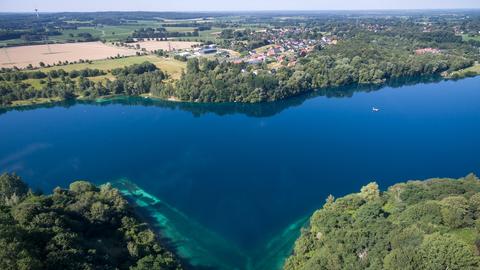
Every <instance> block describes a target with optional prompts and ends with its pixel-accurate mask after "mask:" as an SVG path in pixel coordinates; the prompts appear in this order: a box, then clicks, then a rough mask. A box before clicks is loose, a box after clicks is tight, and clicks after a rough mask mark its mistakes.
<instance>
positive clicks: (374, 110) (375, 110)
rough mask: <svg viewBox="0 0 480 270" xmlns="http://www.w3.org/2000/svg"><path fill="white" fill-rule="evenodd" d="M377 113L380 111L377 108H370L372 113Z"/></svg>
mask: <svg viewBox="0 0 480 270" xmlns="http://www.w3.org/2000/svg"><path fill="white" fill-rule="evenodd" d="M379 111H380V109H379V108H375V107H372V112H379Z"/></svg>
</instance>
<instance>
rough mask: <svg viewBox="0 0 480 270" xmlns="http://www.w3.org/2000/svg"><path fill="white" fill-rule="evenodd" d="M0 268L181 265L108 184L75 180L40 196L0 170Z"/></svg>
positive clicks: (135, 269)
mask: <svg viewBox="0 0 480 270" xmlns="http://www.w3.org/2000/svg"><path fill="white" fill-rule="evenodd" d="M0 246H1V247H2V248H1V249H0V268H1V269H5V270H18V269H34V270H41V269H107V270H108V269H111V270H114V269H119V270H122V269H124V270H151V269H165V270H181V269H183V267H182V266H181V264H180V261H179V259H178V258H176V256H175V255H174V254H173V253H172V252H170V251H169V250H168V249H167V248H166V247H165V246H166V245H165V244H163V243H162V242H161V241H160V240H159V238H158V236H157V235H156V234H155V233H154V232H153V231H152V230H151V229H150V228H149V226H148V225H147V224H146V223H144V222H142V221H141V220H140V218H139V217H138V214H136V213H135V212H134V210H133V208H132V206H131V205H130V204H129V203H128V202H127V200H126V199H125V198H123V196H122V195H121V193H120V192H119V191H118V190H117V189H115V188H113V187H112V186H111V185H110V184H105V185H101V186H99V187H97V186H95V185H93V184H91V183H89V182H85V181H76V182H73V183H71V184H70V186H69V188H68V189H62V188H59V187H57V188H55V189H54V190H53V193H51V194H49V195H43V194H40V193H38V192H33V191H31V190H30V189H29V188H28V186H27V185H26V184H25V183H24V182H23V181H22V179H21V178H20V177H18V176H17V175H15V174H7V173H4V174H2V175H0Z"/></svg>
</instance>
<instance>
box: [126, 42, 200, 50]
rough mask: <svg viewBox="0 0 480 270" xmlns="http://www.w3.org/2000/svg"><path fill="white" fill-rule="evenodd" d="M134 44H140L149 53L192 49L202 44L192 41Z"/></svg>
mask: <svg viewBox="0 0 480 270" xmlns="http://www.w3.org/2000/svg"><path fill="white" fill-rule="evenodd" d="M133 44H138V45H140V47H141V48H145V49H146V50H147V51H154V50H164V51H173V50H185V49H191V48H192V46H193V45H198V44H200V43H198V42H190V41H139V42H136V43H133Z"/></svg>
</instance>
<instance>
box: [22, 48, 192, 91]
mask: <svg viewBox="0 0 480 270" xmlns="http://www.w3.org/2000/svg"><path fill="white" fill-rule="evenodd" d="M145 61H148V62H151V63H153V64H154V65H156V66H157V67H158V68H159V69H161V70H163V71H165V72H167V73H168V74H169V75H170V76H171V78H172V79H174V80H176V79H179V78H180V75H181V73H182V70H184V69H185V68H186V63H185V62H181V61H177V60H175V59H172V58H163V57H158V56H155V55H145V56H130V57H126V58H120V59H106V60H98V61H93V62H92V63H91V64H88V63H78V64H70V65H65V66H54V67H48V68H40V69H38V70H40V71H43V72H48V71H51V70H58V69H63V70H65V71H67V72H69V71H72V70H81V69H86V68H91V69H100V70H104V71H106V72H108V74H107V75H104V76H97V77H91V78H89V79H90V80H92V81H96V82H98V81H104V80H105V79H107V78H108V79H110V80H111V79H114V76H113V75H111V74H110V73H109V72H110V71H111V70H112V69H115V68H121V67H126V66H130V65H133V64H141V63H143V62H145ZM26 72H27V71H26ZM24 82H26V83H29V84H30V85H32V86H33V87H34V88H36V89H40V88H41V87H42V84H41V83H40V82H41V79H28V80H25V81H24Z"/></svg>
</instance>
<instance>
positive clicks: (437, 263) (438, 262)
mask: <svg viewBox="0 0 480 270" xmlns="http://www.w3.org/2000/svg"><path fill="white" fill-rule="evenodd" d="M420 249H421V251H420V254H421V267H419V268H421V269H426V270H436V269H452V270H455V269H458V270H468V269H472V270H473V269H478V267H480V261H479V257H478V256H476V255H475V254H474V253H473V251H472V249H471V248H470V247H469V246H468V245H467V244H465V243H464V242H462V241H459V240H457V239H455V238H454V237H452V236H447V235H440V234H438V233H435V234H433V235H429V236H426V237H425V240H424V242H423V243H422V245H421V247H420Z"/></svg>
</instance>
